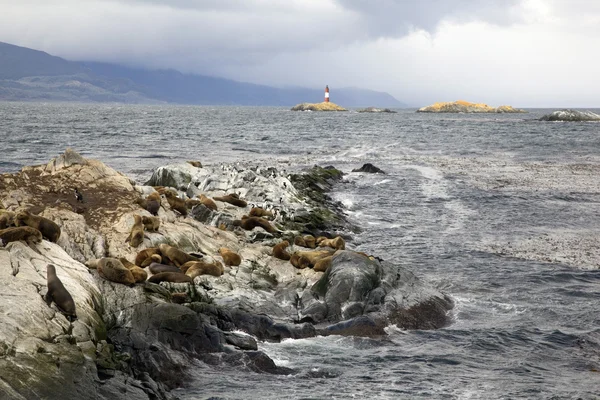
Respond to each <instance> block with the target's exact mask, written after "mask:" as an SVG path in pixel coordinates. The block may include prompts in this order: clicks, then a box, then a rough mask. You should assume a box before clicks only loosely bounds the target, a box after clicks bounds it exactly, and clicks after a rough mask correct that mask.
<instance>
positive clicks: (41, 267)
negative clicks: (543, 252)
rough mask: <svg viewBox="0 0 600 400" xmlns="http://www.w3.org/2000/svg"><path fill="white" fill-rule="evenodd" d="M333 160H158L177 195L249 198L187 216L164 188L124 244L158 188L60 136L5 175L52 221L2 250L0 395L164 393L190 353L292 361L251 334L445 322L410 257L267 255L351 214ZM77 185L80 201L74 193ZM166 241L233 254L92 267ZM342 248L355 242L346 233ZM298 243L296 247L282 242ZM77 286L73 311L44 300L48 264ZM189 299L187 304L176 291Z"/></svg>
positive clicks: (159, 175)
mask: <svg viewBox="0 0 600 400" xmlns="http://www.w3.org/2000/svg"><path fill="white" fill-rule="evenodd" d="M341 177H342V173H341V171H339V170H337V169H335V168H333V167H325V168H322V167H317V166H315V167H314V168H312V169H311V170H310V171H308V172H307V173H304V174H289V175H288V174H286V173H283V172H280V171H277V170H276V169H274V168H265V167H262V166H249V165H246V166H242V165H240V164H227V165H226V164H223V165H214V166H206V165H205V166H203V167H202V168H197V167H195V166H193V165H190V164H189V163H181V164H177V165H171V166H165V167H161V168H158V169H157V170H156V171H155V172H154V174H153V176H152V177H151V179H150V182H149V183H151V184H152V185H155V186H157V187H158V186H168V187H165V188H160V190H162V191H164V190H172V191H174V192H177V194H178V196H179V198H180V199H186V198H189V199H188V200H193V199H191V198H192V197H196V196H197V195H198V194H205V195H206V196H209V197H216V196H222V195H224V194H227V193H235V194H237V195H238V197H239V198H241V199H246V200H247V201H248V203H249V204H248V205H247V206H246V207H237V206H234V205H232V204H229V203H225V202H220V201H217V202H216V203H217V204H218V208H217V210H211V209H208V208H207V207H206V206H204V205H203V204H198V203H194V202H193V201H191V202H190V203H189V204H190V208H191V209H190V212H189V213H188V215H187V216H184V215H180V213H178V212H175V211H173V210H172V209H171V206H170V203H169V202H168V201H161V205H160V208H159V210H158V212H157V215H158V218H159V219H160V228H159V229H158V232H150V231H146V232H145V234H144V238H143V243H142V244H141V245H140V246H139V247H138V248H133V247H131V246H130V245H129V243H128V242H127V241H126V240H125V239H126V238H127V236H128V234H129V231H130V229H131V226H132V224H133V220H134V218H133V215H135V214H138V215H146V216H150V213H149V212H148V211H146V210H145V209H143V208H141V207H140V205H139V204H138V203H139V201H138V200H140V198H141V197H145V196H147V195H148V194H150V193H156V192H155V188H153V187H151V186H147V185H136V184H135V183H134V182H132V181H130V180H129V179H128V178H127V177H126V176H124V175H122V174H120V173H118V172H117V171H114V170H113V169H111V168H109V167H107V166H106V165H104V164H103V163H101V162H99V161H96V160H88V159H84V158H83V157H81V156H80V155H79V154H77V153H75V152H73V151H71V150H67V152H65V154H63V155H61V156H60V157H58V158H57V159H55V160H52V161H51V162H50V163H48V165H43V166H36V167H26V168H24V169H23V170H22V171H21V172H20V173H16V174H4V175H0V201H1V204H2V205H4V206H5V207H6V208H7V209H9V210H10V211H17V210H20V209H29V210H31V211H32V212H34V213H38V214H40V215H43V216H44V217H46V218H48V219H50V220H52V221H54V222H56V223H57V224H58V225H60V227H61V232H62V234H61V236H60V238H59V240H58V242H57V243H51V242H48V241H46V240H44V241H42V242H41V243H38V244H26V243H25V242H18V241H17V242H12V243H9V244H8V245H7V246H5V247H3V248H0V267H1V268H0V275H2V281H3V291H2V293H3V299H4V300H3V302H2V304H1V305H0V309H1V310H2V313H1V315H2V317H1V322H2V324H0V355H1V357H0V370H2V371H3V375H2V380H0V397H2V398H10V399H12V398H15V399H22V398H26V399H35V398H64V399H81V398H89V397H90V396H93V397H94V398H97V399H125V398H127V399H168V398H170V397H171V395H170V394H169V390H170V389H172V388H174V387H177V386H180V385H182V384H183V383H184V382H185V379H186V376H187V375H186V371H187V369H188V368H189V366H190V365H193V364H194V363H195V362H198V361H204V362H206V363H208V364H210V365H215V364H223V365H227V366H229V367H231V368H244V369H247V370H249V371H256V372H267V373H275V374H278V373H283V374H290V373H294V371H291V370H289V369H287V368H282V367H278V366H277V365H275V364H274V363H273V361H272V360H271V359H269V357H268V356H266V355H265V354H264V353H261V352H260V351H257V345H256V340H255V339H254V338H253V337H250V336H247V335H242V334H239V333H235V332H234V331H239V330H241V331H245V332H247V333H248V334H250V335H253V336H254V337H256V338H257V339H258V340H282V339H285V338H303V337H311V336H315V335H317V334H333V333H336V334H354V335H374V334H383V331H382V329H383V327H385V326H386V325H387V324H396V325H398V326H400V327H406V328H418V329H429V328H437V327H439V326H443V325H444V323H446V310H447V308H448V307H450V304H451V303H450V302H449V300H448V299H447V298H446V297H445V296H444V295H442V294H440V293H438V292H437V291H435V290H433V289H431V288H429V287H428V286H427V285H426V284H423V283H422V282H420V281H419V280H418V279H416V278H415V277H414V275H412V274H411V273H410V272H409V271H406V270H405V269H403V268H401V267H398V266H395V265H394V264H393V263H381V262H379V261H377V260H375V259H369V258H368V257H365V256H364V255H359V254H358V253H355V252H353V251H350V250H345V251H342V252H340V253H339V254H338V255H336V256H335V257H334V258H333V259H332V266H331V267H330V269H329V270H328V272H326V273H325V274H323V273H322V272H317V271H315V270H313V269H311V268H306V269H302V270H298V269H296V268H295V267H294V266H293V265H292V264H290V262H288V261H284V260H279V259H277V258H275V257H273V256H272V255H271V247H272V246H273V245H274V244H276V243H279V241H280V240H281V239H279V238H277V237H276V236H281V237H282V238H287V239H289V241H290V243H293V238H294V237H295V236H297V235H301V234H303V233H307V232H312V233H315V234H323V235H325V236H333V235H334V234H337V233H338V232H344V231H345V232H349V231H350V230H352V229H353V228H354V227H353V226H352V225H351V224H350V223H348V221H346V219H345V217H344V216H343V215H342V212H341V211H342V207H341V205H340V204H339V203H336V202H334V201H333V200H331V198H329V196H328V195H327V191H329V190H330V189H331V188H332V187H333V185H335V184H339V182H340V181H341ZM74 188H78V190H79V192H81V193H82V195H83V199H84V201H83V202H80V201H78V200H77V198H76V197H75V196H74ZM256 205H260V206H262V207H264V208H266V209H269V210H271V211H272V213H273V214H274V218H273V220H272V221H270V222H269V223H270V224H272V226H274V227H275V228H276V231H275V233H269V232H266V231H264V230H263V229H262V228H255V229H254V230H251V231H245V230H242V229H240V228H239V227H237V226H236V225H235V224H234V223H233V222H234V221H236V220H238V221H239V220H240V218H241V217H242V216H243V215H244V214H247V213H249V210H250V208H251V207H252V206H256ZM162 243H166V244H169V245H171V246H175V247H177V248H179V249H181V250H182V251H185V252H188V253H192V252H193V253H196V254H200V253H201V254H203V255H204V258H203V259H207V260H217V261H220V260H222V259H221V256H220V255H219V252H218V249H219V248H221V247H227V248H229V249H231V250H232V251H235V252H236V253H238V254H239V255H240V256H241V259H242V261H241V264H240V265H239V266H232V267H229V266H225V268H224V273H223V275H221V276H211V275H201V276H198V277H196V278H195V279H194V283H193V284H188V283H166V282H163V283H161V284H160V285H157V284H153V283H150V282H145V283H141V284H136V285H135V286H133V287H129V286H126V285H123V284H120V283H115V282H110V281H107V280H105V279H103V278H101V277H100V275H99V274H98V271H97V270H95V269H88V267H86V266H85V265H84V263H88V264H89V265H90V266H92V265H93V263H92V262H90V260H91V259H96V258H99V257H106V256H109V257H115V258H120V257H123V258H125V259H127V260H129V261H133V260H134V259H135V256H136V254H137V252H138V251H139V250H142V249H145V248H149V247H157V246H158V245H160V244H162ZM349 247H351V246H349ZM296 250H306V249H304V248H301V247H299V246H296V245H291V246H290V252H294V251H296ZM48 264H53V265H55V267H56V274H57V276H58V277H59V278H60V279H61V281H62V283H63V284H64V286H65V288H66V289H67V290H68V291H69V293H70V294H71V295H72V297H73V299H74V301H75V304H76V307H77V316H78V319H77V320H75V321H74V322H70V321H69V320H68V319H67V318H65V316H64V315H63V314H62V313H61V312H60V310H59V309H57V308H56V306H55V305H54V304H52V306H51V307H50V306H48V305H46V303H45V302H44V300H43V295H44V294H45V292H46V291H47V282H46V268H47V265H48ZM181 299H185V300H183V303H184V305H181V304H176V301H177V302H181V301H182V300H181Z"/></svg>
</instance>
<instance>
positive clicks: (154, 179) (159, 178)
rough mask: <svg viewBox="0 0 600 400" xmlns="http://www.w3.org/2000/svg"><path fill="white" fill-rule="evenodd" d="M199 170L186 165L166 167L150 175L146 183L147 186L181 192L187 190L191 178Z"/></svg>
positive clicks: (159, 168)
mask: <svg viewBox="0 0 600 400" xmlns="http://www.w3.org/2000/svg"><path fill="white" fill-rule="evenodd" d="M199 170H200V168H196V167H194V166H193V165H190V164H188V163H181V164H176V165H166V166H163V167H158V168H157V169H155V170H154V172H153V173H152V176H151V177H150V180H149V181H148V182H146V185H148V186H169V187H174V188H177V189H181V190H187V187H188V184H189V183H190V182H191V181H192V177H193V176H194V175H195V174H197V173H198V171H199Z"/></svg>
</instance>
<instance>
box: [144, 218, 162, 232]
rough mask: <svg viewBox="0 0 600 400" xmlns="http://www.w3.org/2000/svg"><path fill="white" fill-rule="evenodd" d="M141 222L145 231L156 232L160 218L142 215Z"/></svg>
mask: <svg viewBox="0 0 600 400" xmlns="http://www.w3.org/2000/svg"><path fill="white" fill-rule="evenodd" d="M142 224H144V228H145V229H146V230H147V231H150V232H158V228H160V218H158V217H148V216H146V215H142Z"/></svg>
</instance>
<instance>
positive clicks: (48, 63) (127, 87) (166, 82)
mask: <svg viewBox="0 0 600 400" xmlns="http://www.w3.org/2000/svg"><path fill="white" fill-rule="evenodd" d="M321 92H322V91H321V90H319V89H308V88H285V89H282V88H275V87H270V86H265V85H256V84H252V83H245V82H237V81H234V80H230V79H223V78H215V77H210V76H203V75H192V74H183V73H181V72H178V71H175V70H171V69H169V70H144V69H138V68H130V67H124V66H120V65H115V64H107V63H97V62H76V61H67V60H65V59H62V58H60V57H55V56H51V55H50V54H48V53H45V52H43V51H38V50H32V49H28V48H26V47H19V46H14V45H11V44H8V43H2V42H0V101H1V100H12V101H84V102H121V103H175V104H204V105H209V104H210V105H252V106H293V105H295V104H298V103H302V102H319V101H321V99H322V97H323V93H321ZM332 101H334V102H335V103H337V104H340V105H343V106H344V107H366V106H376V107H406V105H405V104H404V103H402V102H400V101H398V100H396V99H395V98H394V97H393V96H391V95H390V94H388V93H384V92H376V91H372V90H366V89H359V88H335V89H333V88H332Z"/></svg>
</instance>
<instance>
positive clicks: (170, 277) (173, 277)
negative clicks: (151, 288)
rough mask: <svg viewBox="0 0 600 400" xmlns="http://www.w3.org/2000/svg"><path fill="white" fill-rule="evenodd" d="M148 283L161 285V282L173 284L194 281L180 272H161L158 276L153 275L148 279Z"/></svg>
mask: <svg viewBox="0 0 600 400" xmlns="http://www.w3.org/2000/svg"><path fill="white" fill-rule="evenodd" d="M148 282H152V283H161V282H173V283H192V282H194V280H193V279H192V278H190V277H189V276H187V275H186V274H182V273H181V271H179V272H161V273H159V274H156V275H152V276H151V277H150V278H148Z"/></svg>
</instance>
